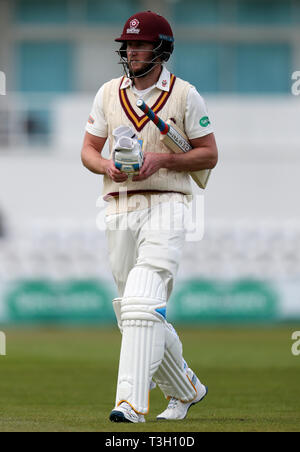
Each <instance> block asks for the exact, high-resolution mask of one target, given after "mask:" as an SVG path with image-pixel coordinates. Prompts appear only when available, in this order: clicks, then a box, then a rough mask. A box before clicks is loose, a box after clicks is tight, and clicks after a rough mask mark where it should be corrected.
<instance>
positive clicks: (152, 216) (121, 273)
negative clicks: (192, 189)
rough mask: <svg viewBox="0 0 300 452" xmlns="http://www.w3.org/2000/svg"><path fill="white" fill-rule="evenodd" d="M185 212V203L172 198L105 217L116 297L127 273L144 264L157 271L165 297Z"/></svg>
mask: <svg viewBox="0 0 300 452" xmlns="http://www.w3.org/2000/svg"><path fill="white" fill-rule="evenodd" d="M187 215H188V208H187V207H186V205H185V204H184V203H182V202H174V201H173V202H163V203H161V204H158V205H156V206H154V207H152V208H148V209H143V210H137V211H134V212H129V213H121V214H114V215H108V216H106V218H105V222H106V238H107V242H108V250H109V259H110V265H111V269H112V274H113V277H114V280H115V283H116V285H117V289H118V293H119V297H120V298H122V297H123V294H124V290H125V286H126V281H127V278H128V275H129V272H130V271H131V270H132V269H133V268H134V267H144V268H145V267H146V268H148V269H149V270H152V271H154V272H157V273H159V275H160V277H161V278H162V280H163V281H164V283H165V287H166V291H167V299H169V297H170V295H171V292H172V289H173V287H174V282H175V278H176V274H177V271H178V266H179V263H180V259H181V256H182V250H183V245H184V241H185V221H186V218H187Z"/></svg>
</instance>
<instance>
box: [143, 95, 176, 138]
mask: <svg viewBox="0 0 300 452" xmlns="http://www.w3.org/2000/svg"><path fill="white" fill-rule="evenodd" d="M136 105H137V107H139V108H140V109H141V110H142V111H143V112H144V113H145V114H146V115H147V116H148V118H150V119H151V121H153V122H154V124H155V125H156V127H158V128H159V130H160V132H161V133H162V134H164V135H165V134H167V133H168V132H169V128H170V127H169V125H168V124H166V123H165V122H164V121H163V120H162V119H160V118H159V117H158V116H157V114H156V113H154V111H153V110H152V109H151V108H150V107H149V106H148V105H147V104H146V103H145V102H144V101H143V99H139V100H138V101H137V103H136Z"/></svg>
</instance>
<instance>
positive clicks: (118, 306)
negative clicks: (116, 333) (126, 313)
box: [113, 298, 122, 333]
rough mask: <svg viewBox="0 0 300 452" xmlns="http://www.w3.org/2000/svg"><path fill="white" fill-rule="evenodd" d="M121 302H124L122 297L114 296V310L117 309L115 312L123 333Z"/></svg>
mask: <svg viewBox="0 0 300 452" xmlns="http://www.w3.org/2000/svg"><path fill="white" fill-rule="evenodd" d="M121 304H122V298H114V300H113V308H114V311H115V314H116V318H117V322H118V327H119V330H120V331H121V333H122V323H121Z"/></svg>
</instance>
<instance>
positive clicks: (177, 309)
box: [168, 279, 278, 323]
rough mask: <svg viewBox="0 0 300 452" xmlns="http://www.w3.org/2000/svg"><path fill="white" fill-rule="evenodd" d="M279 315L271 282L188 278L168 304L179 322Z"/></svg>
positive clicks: (252, 319)
mask: <svg viewBox="0 0 300 452" xmlns="http://www.w3.org/2000/svg"><path fill="white" fill-rule="evenodd" d="M277 316H278V296H277V293H276V291H275V290H274V289H273V288H272V286H271V285H270V284H269V283H268V282H263V281H255V280H238V281H213V280H199V279H194V280H189V281H185V282H182V283H181V284H178V286H177V288H176V290H175V292H174V294H173V296H172V298H171V299H170V301H169V303H168V319H169V320H170V321H176V322H184V323H186V322H189V323H193V322H194V323H199V322H216V321H221V322H243V321H244V322H257V321H273V320H275V319H276V318H277Z"/></svg>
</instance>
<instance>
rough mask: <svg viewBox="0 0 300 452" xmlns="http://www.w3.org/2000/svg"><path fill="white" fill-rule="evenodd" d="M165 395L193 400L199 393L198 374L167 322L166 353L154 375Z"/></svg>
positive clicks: (184, 400) (182, 399)
mask: <svg viewBox="0 0 300 452" xmlns="http://www.w3.org/2000/svg"><path fill="white" fill-rule="evenodd" d="M154 380H155V381H156V383H157V384H158V386H159V387H160V389H161V390H162V392H163V393H164V395H165V397H167V398H169V397H175V398H176V399H179V400H181V401H182V402H191V401H192V400H194V398H195V397H196V395H197V391H196V389H195V384H196V376H195V375H194V373H193V372H192V371H191V369H189V368H188V366H187V364H186V362H185V361H184V359H183V357H182V344H181V342H180V339H179V337H178V335H177V333H176V331H175V330H174V328H173V326H172V325H171V324H169V323H167V322H165V354H164V358H163V361H162V363H161V365H160V367H159V369H158V370H157V371H156V373H155V375H154Z"/></svg>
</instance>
